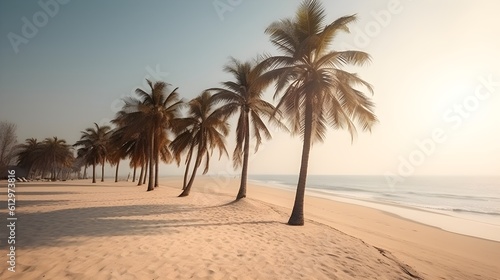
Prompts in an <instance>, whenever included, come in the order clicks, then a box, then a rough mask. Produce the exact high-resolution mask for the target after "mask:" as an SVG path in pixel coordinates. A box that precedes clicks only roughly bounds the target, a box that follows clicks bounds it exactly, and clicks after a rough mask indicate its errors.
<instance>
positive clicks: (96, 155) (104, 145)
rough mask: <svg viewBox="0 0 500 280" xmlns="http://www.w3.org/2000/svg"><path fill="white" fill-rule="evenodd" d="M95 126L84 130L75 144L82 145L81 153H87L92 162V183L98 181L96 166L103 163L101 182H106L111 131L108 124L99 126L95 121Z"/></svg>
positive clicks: (90, 162) (88, 161)
mask: <svg viewBox="0 0 500 280" xmlns="http://www.w3.org/2000/svg"><path fill="white" fill-rule="evenodd" d="M94 125H95V128H93V127H89V128H87V129H85V130H84V131H82V132H81V133H82V136H81V137H80V140H78V141H77V142H76V143H75V144H74V145H73V146H74V147H81V148H80V149H81V150H80V149H79V151H80V153H82V152H83V153H85V158H86V159H87V163H88V164H92V183H95V182H96V175H95V174H96V173H95V168H96V165H97V164H99V163H100V164H101V182H104V165H105V163H106V156H107V155H108V141H109V131H110V130H111V127H109V126H108V125H104V126H99V125H98V124H97V123H94Z"/></svg>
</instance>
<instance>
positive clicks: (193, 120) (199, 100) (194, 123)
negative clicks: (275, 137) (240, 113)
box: [170, 91, 229, 197]
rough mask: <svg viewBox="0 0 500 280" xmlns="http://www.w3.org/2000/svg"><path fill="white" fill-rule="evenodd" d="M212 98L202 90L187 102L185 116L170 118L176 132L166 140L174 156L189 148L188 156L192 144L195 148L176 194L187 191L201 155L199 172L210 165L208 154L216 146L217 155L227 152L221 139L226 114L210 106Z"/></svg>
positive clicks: (223, 134) (227, 131) (225, 132)
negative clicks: (186, 178) (186, 177)
mask: <svg viewBox="0 0 500 280" xmlns="http://www.w3.org/2000/svg"><path fill="white" fill-rule="evenodd" d="M213 101H214V100H213V99H212V96H211V95H210V93H209V92H208V91H204V92H203V93H202V94H201V95H200V96H198V97H196V98H194V99H193V100H191V101H190V102H189V103H188V105H189V112H188V117H185V118H177V119H175V120H174V121H173V122H172V123H173V129H174V131H175V132H176V133H177V135H178V136H177V137H176V138H175V139H174V141H172V143H170V148H171V149H172V152H173V154H174V156H175V157H177V158H178V157H179V155H180V154H181V153H182V152H183V151H186V150H189V152H188V157H190V156H191V155H192V154H193V152H194V148H195V147H196V148H197V151H196V159H195V163H194V166H193V171H192V174H191V178H190V179H189V182H188V183H187V184H186V185H185V187H183V191H182V193H181V194H180V195H179V196H180V197H182V196H188V195H189V193H190V192H191V187H192V186H193V182H194V178H195V176H196V171H197V170H198V167H199V166H200V165H201V162H202V161H203V158H205V168H204V170H203V174H206V173H207V172H208V169H209V167H210V155H211V154H212V153H213V150H214V149H216V148H217V149H218V150H219V158H220V157H221V156H222V154H226V155H227V150H226V146H225V140H224V137H225V136H227V134H228V133H229V125H228V123H227V122H226V119H227V117H226V116H224V115H223V114H221V111H219V110H216V109H215V108H214V102H213ZM188 162H189V161H188ZM188 167H189V166H187V168H188ZM186 172H187V171H186Z"/></svg>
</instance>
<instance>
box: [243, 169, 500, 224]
mask: <svg viewBox="0 0 500 280" xmlns="http://www.w3.org/2000/svg"><path fill="white" fill-rule="evenodd" d="M249 179H251V180H253V181H257V182H260V183H263V184H266V185H269V186H273V187H280V188H286V189H291V190H292V189H295V187H296V185H297V179H298V177H297V176H295V175H252V176H249ZM307 190H308V193H309V194H311V195H315V194H316V195H318V196H321V197H326V198H331V199H335V198H338V197H343V198H348V199H355V200H361V201H369V202H374V203H380V204H392V205H400V206H405V207H413V208H417V209H421V210H426V211H430V212H435V213H439V214H447V215H450V216H454V217H461V218H466V219H469V220H474V221H479V222H484V223H489V224H492V225H498V226H500V177H442V176H429V177H427V176H422V177H409V178H406V179H405V180H404V181H402V182H399V183H397V184H395V185H391V184H390V183H389V182H388V181H387V179H386V178H385V177H384V176H318V175H310V176H308V178H307ZM396 214H397V213H396Z"/></svg>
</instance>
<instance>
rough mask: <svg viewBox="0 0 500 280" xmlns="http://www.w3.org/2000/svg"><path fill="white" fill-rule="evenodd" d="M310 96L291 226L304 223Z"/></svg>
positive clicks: (307, 98)
mask: <svg viewBox="0 0 500 280" xmlns="http://www.w3.org/2000/svg"><path fill="white" fill-rule="evenodd" d="M311 101H312V100H311V97H310V96H309V95H306V104H305V105H306V108H305V124H304V125H305V127H304V143H303V146H302V160H301V163H300V173H299V182H298V183H297V191H296V193H295V202H294V204H293V210H292V215H291V216H290V219H289V220H288V224H289V225H292V226H302V225H304V194H305V191H306V180H307V167H308V164H309V152H310V151H311V137H312V111H313V108H312V102H311Z"/></svg>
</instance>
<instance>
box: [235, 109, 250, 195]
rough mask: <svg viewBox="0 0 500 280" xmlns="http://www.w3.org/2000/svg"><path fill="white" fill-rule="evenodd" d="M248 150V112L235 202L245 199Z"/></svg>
mask: <svg viewBox="0 0 500 280" xmlns="http://www.w3.org/2000/svg"><path fill="white" fill-rule="evenodd" d="M249 150H250V125H249V123H248V112H245V144H244V146H243V166H242V168H241V183H240V190H239V191H238V195H237V196H236V200H240V199H242V198H244V197H247V176H248V175H247V174H248V154H249Z"/></svg>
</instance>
